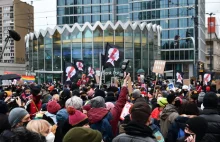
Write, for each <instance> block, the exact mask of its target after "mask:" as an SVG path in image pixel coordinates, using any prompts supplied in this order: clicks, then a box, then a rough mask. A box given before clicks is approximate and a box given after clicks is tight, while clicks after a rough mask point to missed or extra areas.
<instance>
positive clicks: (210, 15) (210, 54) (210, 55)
mask: <svg viewBox="0 0 220 142" xmlns="http://www.w3.org/2000/svg"><path fill="white" fill-rule="evenodd" d="M206 14H207V15H209V17H210V19H209V20H210V21H209V24H208V26H209V27H208V28H209V32H210V52H209V60H210V72H211V71H212V50H211V48H212V44H211V42H212V32H211V22H212V19H211V17H212V15H215V14H214V13H212V12H211V13H206Z"/></svg>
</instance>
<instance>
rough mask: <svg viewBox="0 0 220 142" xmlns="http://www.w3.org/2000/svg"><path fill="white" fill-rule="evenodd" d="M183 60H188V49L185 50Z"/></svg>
mask: <svg viewBox="0 0 220 142" xmlns="http://www.w3.org/2000/svg"><path fill="white" fill-rule="evenodd" d="M185 60H189V51H188V50H186V51H185Z"/></svg>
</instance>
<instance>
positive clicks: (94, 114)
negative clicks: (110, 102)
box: [87, 108, 109, 124]
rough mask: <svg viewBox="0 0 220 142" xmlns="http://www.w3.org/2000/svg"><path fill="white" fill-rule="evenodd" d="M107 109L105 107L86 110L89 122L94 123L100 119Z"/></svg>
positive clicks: (106, 112) (107, 111)
mask: <svg viewBox="0 0 220 142" xmlns="http://www.w3.org/2000/svg"><path fill="white" fill-rule="evenodd" d="M108 113H109V110H108V109H106V108H92V109H90V110H89V111H88V113H87V115H88V118H89V123H90V124H94V123H97V122H99V121H101V120H102V119H103V118H104V117H105V116H106V115H107V114H108Z"/></svg>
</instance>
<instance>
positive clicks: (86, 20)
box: [84, 15, 92, 23]
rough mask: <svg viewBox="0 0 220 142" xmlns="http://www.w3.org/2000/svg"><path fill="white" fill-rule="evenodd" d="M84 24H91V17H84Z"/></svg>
mask: <svg viewBox="0 0 220 142" xmlns="http://www.w3.org/2000/svg"><path fill="white" fill-rule="evenodd" d="M84 22H90V23H91V22H92V21H91V15H85V16H84Z"/></svg>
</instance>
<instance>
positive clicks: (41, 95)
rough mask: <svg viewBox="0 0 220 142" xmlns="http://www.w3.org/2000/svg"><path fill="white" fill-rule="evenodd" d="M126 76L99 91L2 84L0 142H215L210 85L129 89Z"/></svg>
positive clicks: (215, 109)
mask: <svg viewBox="0 0 220 142" xmlns="http://www.w3.org/2000/svg"><path fill="white" fill-rule="evenodd" d="M128 80H130V74H128V75H127V76H126V77H125V78H124V80H123V81H122V82H121V84H120V85H115V86H107V85H103V86H102V87H101V88H100V89H99V87H97V86H96V85H95V84H94V83H92V82H90V83H85V82H84V83H80V82H77V83H71V84H68V85H62V84H60V83H53V84H52V83H50V84H43V85H38V84H34V83H33V84H29V85H12V86H7V87H4V88H3V89H2V92H1V93H0V142H220V115H219V114H220V110H219V106H220V104H219V102H220V101H219V97H218V94H217V93H218V92H217V91H216V90H215V89H213V87H212V86H201V85H200V83H197V84H192V85H191V86H190V88H189V86H186V85H184V86H182V87H179V88H175V89H172V90H169V89H168V82H166V81H163V82H158V83H156V85H154V86H151V87H150V86H147V85H144V84H142V83H140V82H135V83H133V84H132V85H133V86H132V93H129V92H130V91H129V89H128ZM127 104H129V105H127ZM126 110H127V111H126ZM122 114H126V115H122ZM122 116H123V117H122Z"/></svg>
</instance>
